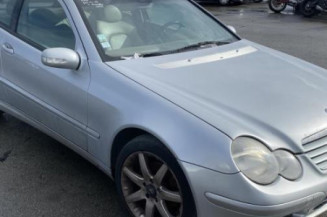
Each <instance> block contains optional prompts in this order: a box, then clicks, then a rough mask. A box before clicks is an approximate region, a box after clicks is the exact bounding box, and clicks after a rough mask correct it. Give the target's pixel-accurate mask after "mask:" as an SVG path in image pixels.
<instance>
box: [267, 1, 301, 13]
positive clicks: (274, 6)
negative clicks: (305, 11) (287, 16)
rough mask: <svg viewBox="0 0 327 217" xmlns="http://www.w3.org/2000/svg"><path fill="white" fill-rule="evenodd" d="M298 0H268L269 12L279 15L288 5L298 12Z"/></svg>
mask: <svg viewBox="0 0 327 217" xmlns="http://www.w3.org/2000/svg"><path fill="white" fill-rule="evenodd" d="M298 4H299V3H298V0H268V5H269V8H270V10H272V11H274V12H275V13H280V12H282V11H283V10H285V8H286V7H287V6H288V5H289V6H292V7H294V9H295V10H298Z"/></svg>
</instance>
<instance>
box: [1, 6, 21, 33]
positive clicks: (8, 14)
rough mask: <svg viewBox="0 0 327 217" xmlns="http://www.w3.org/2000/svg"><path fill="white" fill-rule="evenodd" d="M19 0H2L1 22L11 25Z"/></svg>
mask: <svg viewBox="0 0 327 217" xmlns="http://www.w3.org/2000/svg"><path fill="white" fill-rule="evenodd" d="M17 2H18V0H0V22H1V23H2V24H3V25H5V26H7V27H9V26H10V23H11V19H12V17H13V13H14V8H15V5H16V4H17Z"/></svg>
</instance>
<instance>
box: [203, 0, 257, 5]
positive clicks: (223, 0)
mask: <svg viewBox="0 0 327 217" xmlns="http://www.w3.org/2000/svg"><path fill="white" fill-rule="evenodd" d="M259 1H261V0H259ZM196 2H198V3H211V4H220V5H222V6H225V5H228V4H229V3H234V4H242V3H243V2H244V0H196Z"/></svg>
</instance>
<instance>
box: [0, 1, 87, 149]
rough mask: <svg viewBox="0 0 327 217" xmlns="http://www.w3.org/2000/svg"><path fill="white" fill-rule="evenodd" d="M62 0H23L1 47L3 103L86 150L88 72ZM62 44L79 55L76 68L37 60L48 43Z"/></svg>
mask: <svg viewBox="0 0 327 217" xmlns="http://www.w3.org/2000/svg"><path fill="white" fill-rule="evenodd" d="M67 14H69V13H67V8H65V6H64V4H63V3H62V2H61V1H60V0H24V1H23V3H22V7H21V12H20V16H19V18H18V20H17V22H16V30H15V31H16V32H15V34H10V33H8V32H7V33H5V34H4V38H3V41H2V43H3V46H2V49H1V57H2V67H3V75H2V76H3V83H4V88H5V90H6V93H7V94H6V99H5V100H6V103H8V104H9V105H10V106H12V107H13V108H14V109H16V110H17V111H19V112H21V113H23V114H24V115H26V116H27V117H28V118H31V119H33V120H34V121H37V122H39V123H41V124H43V125H44V126H46V127H47V128H49V129H51V130H53V131H55V132H56V133H57V134H58V135H60V136H62V137H64V138H65V139H68V140H70V141H71V142H73V143H75V144H76V145H78V146H80V147H81V148H83V149H87V133H86V125H87V89H88V86H89V82H90V71H89V67H88V64H87V58H86V55H85V52H84V50H83V46H82V44H81V42H80V40H79V37H78V34H77V31H76V29H75V27H74V26H73V25H72V22H71V18H70V17H69V16H67ZM54 47H64V48H70V49H74V50H75V51H77V52H78V53H79V55H80V57H81V66H80V68H79V69H78V70H67V69H57V68H51V67H47V66H45V65H43V64H42V63H41V54H42V51H43V50H44V49H46V48H54Z"/></svg>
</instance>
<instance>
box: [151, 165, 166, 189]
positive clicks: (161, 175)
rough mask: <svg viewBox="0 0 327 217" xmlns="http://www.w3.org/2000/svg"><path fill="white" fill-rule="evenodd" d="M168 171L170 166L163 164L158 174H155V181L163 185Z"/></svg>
mask: <svg viewBox="0 0 327 217" xmlns="http://www.w3.org/2000/svg"><path fill="white" fill-rule="evenodd" d="M167 172H168V167H167V165H166V164H163V165H162V166H161V167H160V169H159V170H158V172H157V174H156V175H155V176H154V182H155V183H156V184H157V185H161V182H162V180H163V178H164V177H165V175H166V173H167Z"/></svg>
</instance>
